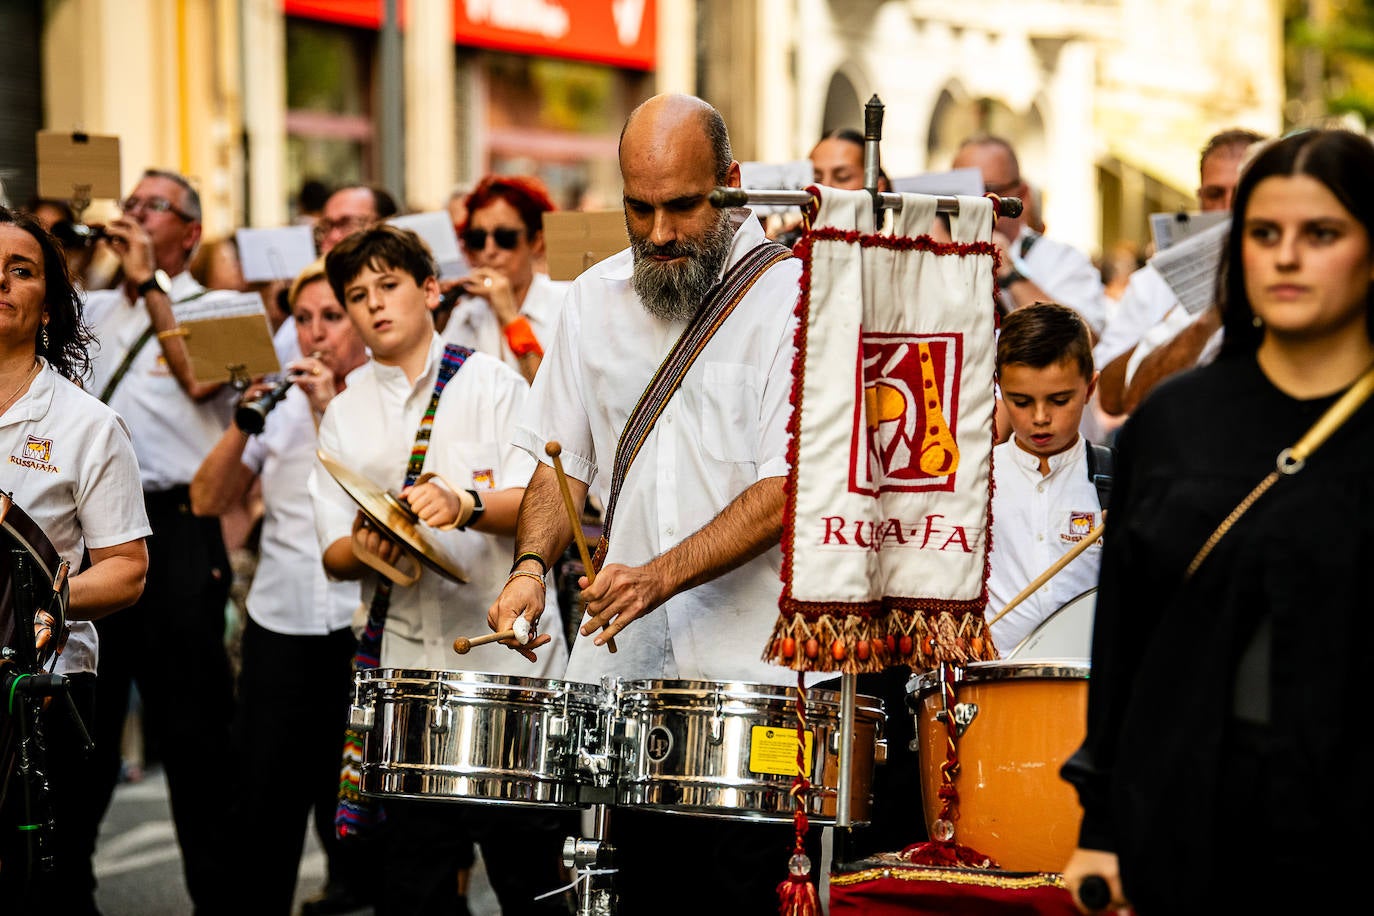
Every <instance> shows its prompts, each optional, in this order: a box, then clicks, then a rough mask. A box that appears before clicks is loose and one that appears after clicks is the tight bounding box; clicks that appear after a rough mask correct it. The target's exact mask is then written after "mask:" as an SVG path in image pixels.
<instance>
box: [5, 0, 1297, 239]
mask: <svg viewBox="0 0 1374 916" xmlns="http://www.w3.org/2000/svg"><path fill="white" fill-rule="evenodd" d="M26 22H27V20H26ZM1180 23H1187V27H1186V28H1182V27H1180V25H1179V24H1180ZM27 27H28V28H33V27H34V26H33V25H32V23H30V24H29V25H28V26H27ZM37 27H38V28H41V36H42V44H41V68H34V72H35V73H36V74H37V73H39V71H40V69H41V77H35V78H37V79H38V80H39V84H40V85H39V86H37V87H34V88H35V89H37V90H39V91H37V92H31V93H30V94H29V97H34V96H37V97H41V99H42V105H41V112H39V110H38V108H33V109H32V112H31V114H32V116H31V117H29V118H28V121H24V124H25V125H28V123H29V121H34V120H37V121H38V122H39V123H38V124H37V126H41V127H45V128H48V129H56V130H67V129H71V130H84V131H87V132H90V133H108V134H116V135H118V136H119V137H120V139H121V149H122V162H123V166H122V170H123V173H124V174H123V178H124V185H125V186H126V187H128V186H131V185H132V183H133V181H134V180H135V179H136V177H137V172H138V170H139V169H140V168H142V167H143V166H144V165H156V166H163V167H169V168H175V169H178V170H180V171H183V172H185V173H187V174H189V175H192V176H194V177H195V178H196V179H197V180H198V182H199V184H200V187H201V191H202V196H203V198H204V202H205V212H206V224H207V226H206V230H207V234H210V235H215V234H220V233H223V232H227V231H229V230H231V229H232V228H234V227H236V226H241V225H255V226H273V225H283V224H285V223H286V222H288V221H289V220H290V219H291V218H292V217H293V215H294V213H293V200H294V194H295V192H296V191H297V189H298V188H299V186H300V184H301V182H302V181H304V180H305V179H308V178H312V177H313V178H320V179H322V180H324V181H325V182H326V183H331V184H333V183H339V182H342V181H367V182H373V183H378V184H382V185H384V186H386V187H387V188H388V189H389V190H391V191H392V193H393V194H395V195H396V196H397V197H398V199H401V200H403V201H404V202H405V204H406V205H407V206H408V207H409V208H411V209H415V210H425V209H436V208H439V207H442V206H444V204H445V203H446V201H447V199H448V196H449V194H450V193H451V192H452V191H453V190H454V189H455V188H456V187H462V186H465V185H468V184H470V183H472V182H473V181H475V180H476V179H478V178H480V177H481V176H482V175H483V174H485V173H487V172H489V171H512V172H532V173H534V174H537V175H539V176H540V177H541V178H543V179H544V180H545V181H546V182H547V183H548V184H549V186H550V188H551V189H552V190H553V192H554V195H555V198H556V199H557V202H558V203H559V205H560V206H577V205H586V206H590V207H606V206H612V207H613V206H616V205H618V200H619V195H620V187H619V175H618V171H617V169H616V162H615V148H616V141H617V137H618V132H619V129H620V125H621V123H622V121H623V119H624V116H625V115H626V114H627V113H628V112H629V110H630V109H631V108H632V107H633V106H634V105H635V104H636V103H637V102H639V101H640V100H642V99H643V98H646V97H647V96H648V95H650V94H652V93H654V92H659V91H665V90H676V91H686V92H694V93H697V94H699V95H702V96H703V97H705V98H707V99H708V100H710V101H711V102H713V103H714V104H716V105H717V107H719V108H720V109H721V111H722V113H723V114H724V115H725V118H726V121H727V123H729V125H730V127H731V132H732V136H733V139H734V142H735V147H736V157H737V158H739V159H741V160H761V161H774V162H782V161H787V160H792V159H798V158H803V157H804V156H805V155H806V154H807V152H808V151H809V150H810V148H811V146H812V145H813V144H814V142H815V140H816V138H817V137H819V136H820V134H821V132H822V131H823V130H825V129H828V128H831V127H838V126H854V127H860V126H862V118H863V116H862V111H863V105H864V102H865V101H867V100H868V99H869V98H870V97H871V96H873V95H877V96H878V97H879V98H880V99H881V100H882V102H883V103H884V105H885V124H884V142H883V157H884V163H883V164H884V166H885V168H886V170H887V172H888V173H889V174H890V175H893V176H894V177H899V176H902V175H906V174H914V173H917V172H921V171H934V170H942V169H944V168H947V167H948V164H949V160H950V158H951V156H952V155H953V152H954V149H955V148H956V146H957V144H958V142H959V140H960V139H962V138H963V137H964V136H967V135H968V134H971V133H974V132H979V131H987V132H992V133H997V134H1002V135H1005V136H1007V137H1008V138H1009V139H1011V140H1012V141H1013V142H1014V143H1015V144H1016V146H1017V149H1018V152H1019V153H1020V158H1021V163H1022V169H1023V172H1024V174H1025V177H1026V178H1027V180H1028V181H1029V182H1030V183H1031V184H1032V185H1033V186H1035V187H1036V188H1037V190H1038V191H1039V194H1040V197H1041V204H1042V215H1043V218H1044V220H1045V222H1046V223H1047V225H1048V226H1049V227H1050V231H1051V232H1053V233H1054V234H1056V235H1057V236H1059V237H1060V238H1063V239H1065V240H1066V241H1069V242H1071V243H1073V244H1076V245H1078V246H1080V247H1082V248H1083V249H1085V250H1089V251H1094V252H1096V251H1101V250H1104V249H1105V247H1106V246H1107V245H1110V244H1111V243H1112V242H1114V241H1116V240H1117V239H1120V238H1130V239H1135V240H1137V241H1144V239H1145V238H1146V233H1145V227H1146V218H1147V216H1148V214H1149V213H1150V212H1152V211H1154V210H1158V209H1172V208H1176V207H1180V206H1186V205H1188V204H1189V203H1190V202H1191V200H1192V193H1193V189H1194V187H1195V185H1196V182H1197V152H1198V150H1199V149H1200V147H1201V145H1202V144H1203V142H1204V141H1205V139H1206V138H1207V136H1209V135H1210V134H1211V133H1213V132H1215V131H1217V130H1219V129H1222V128H1225V127H1231V126H1245V127H1250V128H1254V129H1256V130H1259V131H1261V132H1264V133H1269V134H1272V133H1276V132H1278V131H1279V130H1280V129H1281V123H1282V120H1281V119H1282V110H1283V102H1284V98H1283V79H1282V53H1283V51H1282V3H1281V2H1280V0H966V2H964V3H958V4H951V3H946V2H943V0H744V2H741V0H47V2H46V3H44V4H43V6H42V14H41V22H40V23H38V25H37ZM21 88H22V87H21ZM19 97H23V94H22V92H21V93H20V94H19ZM15 111H16V118H17V119H18V120H16V121H15V122H14V125H13V127H14V129H15V130H21V125H20V124H19V120H22V116H23V115H24V112H23V111H22V110H20V109H15ZM31 128H32V126H23V127H22V130H29V129H31ZM22 130H21V132H22ZM0 167H3V168H9V169H10V170H11V171H13V170H15V169H16V168H17V169H19V170H20V171H22V168H23V163H22V162H20V164H19V165H18V166H15V165H6V164H3V163H0ZM3 177H5V176H3V175H0V178H3Z"/></svg>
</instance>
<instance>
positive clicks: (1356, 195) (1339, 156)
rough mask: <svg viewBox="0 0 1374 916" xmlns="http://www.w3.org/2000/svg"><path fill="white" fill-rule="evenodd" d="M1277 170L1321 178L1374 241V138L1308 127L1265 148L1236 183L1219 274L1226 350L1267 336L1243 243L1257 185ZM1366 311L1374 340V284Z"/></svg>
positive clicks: (1246, 349)
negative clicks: (1249, 289) (1248, 287)
mask: <svg viewBox="0 0 1374 916" xmlns="http://www.w3.org/2000/svg"><path fill="white" fill-rule="evenodd" d="M1275 175H1280V176H1290V175H1306V176H1307V177H1309V178H1313V179H1315V180H1317V181H1320V182H1321V183H1322V184H1323V185H1325V186H1326V189H1327V190H1329V191H1330V192H1331V193H1332V194H1333V195H1335V197H1336V199H1337V200H1338V201H1340V202H1341V206H1343V207H1345V208H1346V209H1347V210H1349V211H1350V214H1351V215H1352V216H1354V217H1355V218H1356V219H1357V220H1359V221H1360V223H1361V225H1363V226H1364V228H1365V231H1366V232H1367V233H1368V234H1369V237H1370V239H1371V240H1374V182H1371V180H1370V176H1371V175H1374V143H1370V141H1369V139H1368V138H1367V137H1364V136H1363V135H1361V134H1357V133H1354V132H1353V131H1348V130H1339V129H1335V130H1307V131H1302V132H1300V133H1295V134H1292V135H1290V136H1287V137H1284V138H1282V139H1281V140H1277V141H1275V142H1274V143H1272V144H1270V145H1269V146H1266V147H1264V148H1263V149H1262V150H1261V151H1260V153H1259V154H1258V155H1257V156H1256V157H1255V159H1254V161H1253V162H1251V163H1250V164H1249V165H1248V166H1246V167H1245V169H1244V171H1243V172H1242V174H1241V176H1240V182H1239V183H1238V184H1237V185H1236V197H1235V203H1234V208H1233V210H1232V218H1231V231H1230V234H1229V235H1228V236H1227V239H1226V254H1225V256H1224V257H1223V258H1222V262H1221V269H1220V271H1219V272H1218V275H1217V302H1218V303H1219V304H1220V307H1221V314H1222V326H1223V327H1224V328H1225V331H1224V334H1225V336H1224V339H1223V342H1222V349H1221V352H1222V354H1223V355H1230V354H1234V353H1254V352H1255V350H1257V349H1258V348H1259V345H1260V341H1261V340H1263V339H1264V329H1263V328H1258V327H1256V326H1255V323H1254V317H1255V312H1254V308H1253V307H1252V306H1251V304H1250V297H1249V295H1247V294H1246V292H1245V267H1244V261H1243V259H1242V258H1243V254H1242V247H1243V244H1244V241H1245V211H1246V210H1247V209H1248V207H1249V205H1250V196H1251V195H1252V194H1253V193H1254V191H1255V186H1256V185H1258V184H1259V183H1260V182H1261V181H1263V180H1264V179H1266V178H1270V177H1273V176H1275ZM1365 316H1366V331H1367V333H1368V334H1369V337H1370V339H1371V340H1374V288H1371V296H1370V298H1369V299H1368V300H1367V301H1366V303H1365Z"/></svg>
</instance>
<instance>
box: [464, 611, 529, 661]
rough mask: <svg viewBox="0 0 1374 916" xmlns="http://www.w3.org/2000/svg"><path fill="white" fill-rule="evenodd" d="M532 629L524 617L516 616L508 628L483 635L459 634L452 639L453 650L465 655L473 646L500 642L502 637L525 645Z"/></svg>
mask: <svg viewBox="0 0 1374 916" xmlns="http://www.w3.org/2000/svg"><path fill="white" fill-rule="evenodd" d="M533 633H534V630H533V629H532V628H531V627H530V622H529V621H528V620H526V619H525V618H524V617H517V618H515V621H514V622H513V623H512V624H511V626H510V629H509V630H502V631H501V632H499V633H487V634H486V635H485V636H473V637H471V638H469V637H467V636H459V637H458V638H457V639H455V640H454V641H453V651H454V652H457V653H458V654H459V655H467V654H468V652H469V651H470V650H471V649H472V647H473V646H484V645H486V644H487V643H489V642H500V641H501V640H503V639H514V640H515V641H516V642H518V643H520V645H522V646H523V645H526V644H527V643H529V641H530V637H531V636H532V635H533Z"/></svg>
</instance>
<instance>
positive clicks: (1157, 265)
mask: <svg viewBox="0 0 1374 916" xmlns="http://www.w3.org/2000/svg"><path fill="white" fill-rule="evenodd" d="M1223 217H1224V219H1223V220H1222V221H1221V222H1218V223H1216V224H1215V225H1213V226H1212V227H1211V228H1208V229H1204V230H1203V231H1201V232H1196V233H1194V234H1192V235H1190V236H1188V237H1187V238H1185V239H1183V240H1182V241H1178V242H1174V243H1173V244H1172V245H1170V246H1169V247H1168V248H1166V249H1165V250H1163V251H1161V252H1159V253H1158V254H1156V255H1155V256H1154V257H1152V258H1150V264H1151V265H1152V266H1153V267H1154V269H1155V270H1157V271H1159V275H1160V276H1162V277H1163V278H1164V282H1165V283H1168V284H1169V288H1170V289H1172V290H1173V291H1174V295H1175V296H1177V297H1178V301H1179V304H1180V305H1182V306H1183V308H1184V309H1185V310H1187V312H1188V314H1190V315H1198V314H1201V313H1202V312H1203V311H1205V310H1206V309H1207V307H1208V306H1209V305H1211V304H1212V300H1213V298H1214V297H1215V295H1216V282H1217V268H1218V267H1219V266H1220V265H1221V253H1222V250H1223V249H1224V248H1225V247H1226V236H1227V233H1228V232H1229V231H1230V228H1231V220H1230V215H1229V214H1223Z"/></svg>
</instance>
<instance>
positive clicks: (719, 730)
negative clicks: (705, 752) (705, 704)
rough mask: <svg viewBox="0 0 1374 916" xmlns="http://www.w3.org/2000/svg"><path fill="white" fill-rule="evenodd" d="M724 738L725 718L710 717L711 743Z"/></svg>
mask: <svg viewBox="0 0 1374 916" xmlns="http://www.w3.org/2000/svg"><path fill="white" fill-rule="evenodd" d="M724 739H725V720H724V719H722V718H721V717H720V716H718V715H717V716H712V717H711V743H712V744H720V743H721V741H723V740H724Z"/></svg>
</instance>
